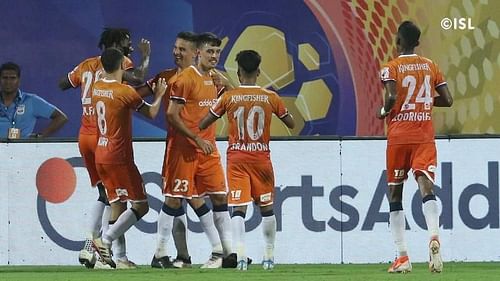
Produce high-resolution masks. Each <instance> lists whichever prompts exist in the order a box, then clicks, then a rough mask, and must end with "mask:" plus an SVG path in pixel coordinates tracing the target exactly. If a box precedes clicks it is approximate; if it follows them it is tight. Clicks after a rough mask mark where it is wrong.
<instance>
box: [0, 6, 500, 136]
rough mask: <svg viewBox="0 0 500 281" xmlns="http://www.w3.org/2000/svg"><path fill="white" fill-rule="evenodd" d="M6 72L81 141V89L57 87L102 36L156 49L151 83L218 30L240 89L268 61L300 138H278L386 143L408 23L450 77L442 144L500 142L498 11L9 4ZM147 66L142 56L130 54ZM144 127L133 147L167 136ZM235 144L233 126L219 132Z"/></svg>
mask: <svg viewBox="0 0 500 281" xmlns="http://www.w3.org/2000/svg"><path fill="white" fill-rule="evenodd" d="M0 10H1V11H2V12H1V14H2V16H1V17H0V24H1V26H2V27H3V28H2V29H0V38H2V42H3V44H1V45H0V62H5V61H14V62H17V63H18V64H20V65H21V67H22V69H23V72H22V82H21V88H22V89H23V90H25V91H28V92H34V93H37V94H39V95H40V96H43V97H44V98H46V99H47V100H49V101H50V102H52V103H54V104H55V105H57V106H58V107H60V108H61V109H62V110H63V111H65V112H66V113H67V114H68V115H69V118H70V121H69V124H68V125H66V126H65V127H64V128H63V129H62V130H61V131H60V132H59V133H58V135H57V136H59V137H75V136H76V135H77V132H78V128H79V116H80V114H81V107H80V99H79V90H70V91H69V92H61V91H60V90H59V89H58V88H57V82H58V80H59V79H60V78H61V77H62V76H63V75H65V74H66V73H67V72H68V71H70V70H71V69H72V68H73V67H74V66H75V65H76V64H78V63H79V62H80V61H82V60H83V59H85V58H87V57H90V56H95V55H98V54H99V53H100V51H99V50H98V49H97V47H96V45H97V42H98V39H99V34H100V33H101V31H102V28H103V27H105V26H108V27H126V28H129V29H130V30H131V33H132V40H133V44H134V46H135V45H136V44H137V42H138V41H139V40H140V38H142V37H144V38H147V39H149V40H150V41H151V42H152V56H151V65H150V70H149V75H148V76H151V75H153V74H155V73H157V72H159V71H161V70H162V69H164V68H169V67H172V66H173V61H172V58H171V49H172V44H173V41H174V39H175V35H176V33H177V32H179V31H182V30H194V31H197V32H203V31H212V32H214V33H216V34H217V35H219V36H221V37H222V38H224V41H223V44H224V51H223V53H222V56H221V62H220V64H219V69H220V70H222V71H225V72H227V74H228V76H229V77H230V78H231V79H232V80H233V81H236V80H237V79H236V76H235V71H234V70H235V62H234V57H235V54H236V53H237V52H238V51H239V50H242V49H247V48H252V49H256V50H258V51H259V52H261V53H262V55H263V59H264V62H263V64H262V70H263V73H264V75H262V76H261V78H260V79H259V81H258V82H259V84H260V85H261V86H265V87H270V88H272V89H274V90H276V91H278V92H279V93H280V94H281V95H282V97H283V98H284V99H285V102H286V104H287V106H288V107H289V109H290V111H291V112H292V113H293V114H294V116H295V117H296V118H297V119H298V122H297V123H298V126H297V128H296V129H294V130H291V131H289V130H287V129H285V128H284V127H282V125H281V124H279V123H276V122H275V124H274V125H273V135H281V136H287V135H294V136H295V135H339V136H378V135H383V134H384V124H383V123H382V122H380V121H378V120H376V119H375V117H374V112H375V109H376V108H378V107H379V106H380V105H381V104H382V96H383V92H382V86H381V84H380V83H379V82H378V69H379V66H380V64H381V63H382V62H385V61H387V60H389V59H390V58H392V57H394V56H395V55H396V53H395V47H394V34H395V32H396V29H397V26H398V24H399V23H400V22H401V21H402V20H405V19H411V20H413V21H415V22H416V23H417V24H418V25H419V26H420V28H421V29H422V38H421V46H420V47H419V48H418V49H417V50H418V53H419V54H422V55H424V56H427V57H430V58H432V59H433V60H434V61H436V62H437V63H438V64H439V65H440V66H441V68H442V70H443V71H444V73H445V75H446V78H447V81H448V84H449V88H450V90H451V91H452V94H453V95H454V98H455V104H454V106H453V108H452V109H451V110H450V109H446V110H439V109H438V110H436V111H435V113H434V117H435V124H436V131H437V133H438V134H498V133H499V132H500V123H498V122H496V121H495V120H498V119H499V117H500V104H499V103H500V95H499V93H498V89H497V88H496V87H495V81H496V80H497V79H495V78H498V77H499V66H500V55H499V49H500V44H499V43H498V42H499V41H498V38H499V28H498V19H499V17H500V2H499V1H491V0H490V1H488V0H481V1H471V0H454V1H452V0H442V1H439V2H436V1H431V0H426V1H415V0H408V1H402V0H380V1H366V0H353V1H347V0H335V1H326V0H325V1H319V0H306V1H298V0H293V1H290V0H276V1H265V0H257V1H229V0H215V1H201V0H185V1H182V0H175V1H154V0H146V1H133V0H120V1H117V0H110V1H98V0H89V1H60V0H45V1H29V0H19V1H17V0H4V1H1V2H0ZM445 17H448V18H470V19H471V23H472V25H473V26H474V27H475V29H474V30H459V29H457V30H454V29H450V30H444V29H442V28H441V26H440V22H441V20H442V19H443V18H445ZM132 57H133V59H134V61H135V62H136V63H137V62H138V54H137V51H136V52H135V53H134V54H133V55H132ZM134 118H135V126H134V136H136V137H160V136H164V134H165V130H164V126H165V125H164V118H163V116H161V118H159V119H158V120H155V121H152V122H150V121H146V120H144V119H141V117H138V116H136V117H134ZM40 125H44V124H43V123H42V124H40ZM218 133H219V135H221V136H223V135H225V122H224V121H221V122H219V124H218Z"/></svg>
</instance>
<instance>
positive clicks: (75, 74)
mask: <svg viewBox="0 0 500 281" xmlns="http://www.w3.org/2000/svg"><path fill="white" fill-rule="evenodd" d="M81 77H82V64H79V65H77V66H75V68H73V70H72V71H70V72H69V73H68V80H69V83H71V86H73V88H76V87H79V86H80V85H81V84H82V79H81Z"/></svg>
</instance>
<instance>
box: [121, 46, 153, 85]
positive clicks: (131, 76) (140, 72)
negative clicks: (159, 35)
mask: <svg viewBox="0 0 500 281" xmlns="http://www.w3.org/2000/svg"><path fill="white" fill-rule="evenodd" d="M137 47H138V48H139V51H140V52H141V64H140V65H139V67H137V68H133V69H129V70H127V71H125V72H124V73H123V80H125V81H127V82H129V83H130V84H132V85H140V84H142V83H143V82H144V78H145V77H146V74H147V72H148V68H149V56H150V55H151V44H150V42H149V41H148V40H146V39H144V38H142V39H141V42H139V44H138V46H137Z"/></svg>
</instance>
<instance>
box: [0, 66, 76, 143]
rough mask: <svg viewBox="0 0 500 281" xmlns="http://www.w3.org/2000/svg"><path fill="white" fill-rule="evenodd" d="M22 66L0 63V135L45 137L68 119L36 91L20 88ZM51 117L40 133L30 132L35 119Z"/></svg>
mask: <svg viewBox="0 0 500 281" xmlns="http://www.w3.org/2000/svg"><path fill="white" fill-rule="evenodd" d="M20 82H21V68H20V67H19V65H17V64H15V63H13V62H7V63H4V64H2V65H1V66H0V91H1V95H0V98H1V100H0V103H1V108H0V138H8V139H19V138H28V137H33V138H44V137H48V136H50V135H52V134H53V133H54V132H56V131H57V130H59V129H60V128H61V127H62V126H63V125H64V123H66V122H67V121H68V118H67V117H66V115H65V114H64V113H63V112H62V111H61V110H59V109H58V108H57V107H55V106H54V105H52V104H50V103H48V102H47V101H45V100H44V99H42V98H40V97H39V96H37V95H35V94H30V93H26V92H23V91H21V90H20V89H19V84H20ZM39 118H44V119H51V121H50V123H49V125H48V126H46V127H45V128H43V129H42V130H41V131H40V132H35V133H34V132H33V130H34V128H35V124H36V120H37V119H39Z"/></svg>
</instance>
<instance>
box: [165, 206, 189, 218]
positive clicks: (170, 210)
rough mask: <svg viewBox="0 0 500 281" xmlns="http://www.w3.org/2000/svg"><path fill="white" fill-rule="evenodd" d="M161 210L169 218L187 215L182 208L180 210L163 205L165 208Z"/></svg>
mask: <svg viewBox="0 0 500 281" xmlns="http://www.w3.org/2000/svg"><path fill="white" fill-rule="evenodd" d="M161 210H162V212H164V213H165V214H167V215H169V216H173V217H180V216H182V215H184V214H185V212H184V208H183V207H182V206H181V207H180V208H178V209H174V208H171V207H169V206H167V205H166V204H163V206H162V207H161Z"/></svg>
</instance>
